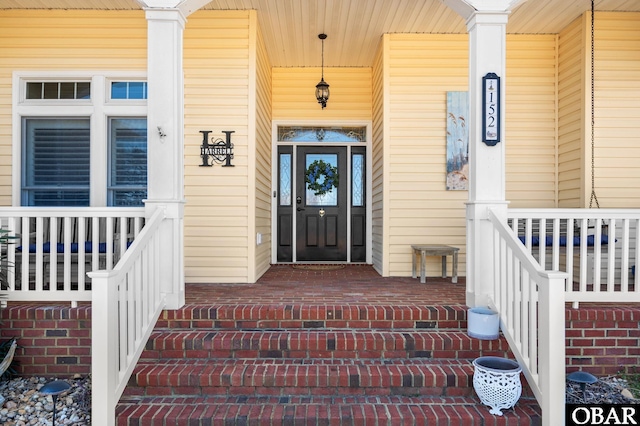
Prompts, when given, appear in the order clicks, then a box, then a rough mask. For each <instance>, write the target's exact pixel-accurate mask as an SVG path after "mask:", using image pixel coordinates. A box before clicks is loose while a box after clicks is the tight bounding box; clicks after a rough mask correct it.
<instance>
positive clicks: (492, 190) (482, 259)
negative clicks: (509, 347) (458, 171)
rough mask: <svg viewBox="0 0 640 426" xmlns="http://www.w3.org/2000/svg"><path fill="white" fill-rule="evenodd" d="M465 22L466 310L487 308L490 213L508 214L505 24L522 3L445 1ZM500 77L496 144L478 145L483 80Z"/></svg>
mask: <svg viewBox="0 0 640 426" xmlns="http://www.w3.org/2000/svg"><path fill="white" fill-rule="evenodd" d="M443 1H444V2H445V3H446V4H447V5H448V6H449V7H451V8H452V9H454V10H455V11H456V12H458V13H459V14H460V15H461V16H462V17H463V18H465V19H466V23H467V30H468V32H469V113H470V114H469V121H468V125H469V201H468V203H467V297H466V303H467V305H469V306H472V307H475V306H487V303H488V296H489V294H491V292H492V288H493V280H494V252H493V232H492V230H493V227H492V225H491V223H490V222H489V220H488V219H487V211H488V210H489V209H494V210H496V209H497V210H498V211H499V212H500V211H502V213H503V215H504V216H506V208H507V202H506V200H505V145H506V143H507V141H506V137H505V135H506V129H505V125H504V123H505V115H506V111H505V97H506V93H505V80H506V25H507V17H508V15H509V11H510V10H511V9H513V8H514V7H515V6H516V5H517V4H519V3H520V2H521V0H493V1H490V2H487V1H481V0H443ZM488 73H494V74H497V75H498V77H500V102H499V108H500V142H498V143H497V144H496V145H494V146H489V145H487V144H485V143H484V142H483V141H482V136H483V135H482V102H483V97H482V78H483V77H484V76H485V75H487V74H488Z"/></svg>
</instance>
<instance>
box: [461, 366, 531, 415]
mask: <svg viewBox="0 0 640 426" xmlns="http://www.w3.org/2000/svg"><path fill="white" fill-rule="evenodd" d="M473 366H474V367H475V370H474V372H473V389H474V390H475V391H476V394H477V395H478V397H479V398H480V401H482V403H483V404H484V405H488V406H489V407H491V410H489V412H490V413H491V414H495V415H498V416H501V415H502V411H500V410H502V409H507V408H511V407H513V406H514V405H516V402H518V400H519V399H520V395H522V383H521V382H520V372H521V371H522V368H521V367H520V365H519V364H518V363H517V362H516V361H514V360H511V359H507V358H500V357H495V356H484V357H480V358H476V359H475V360H473Z"/></svg>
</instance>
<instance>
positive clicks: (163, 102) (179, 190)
mask: <svg viewBox="0 0 640 426" xmlns="http://www.w3.org/2000/svg"><path fill="white" fill-rule="evenodd" d="M146 18H147V36H148V41H147V82H148V102H147V104H148V112H147V126H148V136H147V138H148V200H147V201H146V203H145V206H146V210H147V211H146V216H147V217H151V215H152V214H153V212H154V211H155V209H156V208H158V207H160V206H163V207H165V208H166V212H167V219H166V220H165V221H164V223H163V224H162V227H161V230H160V233H161V235H162V239H163V241H162V245H161V247H162V250H161V253H160V264H161V265H162V271H161V274H160V279H161V280H162V283H161V289H162V292H163V293H164V294H165V295H166V302H167V305H166V307H167V308H168V309H177V308H179V307H181V306H182V305H184V303H185V295H184V78H183V65H182V55H183V32H184V26H185V22H186V19H185V17H184V15H183V14H182V12H181V11H180V10H178V9H173V8H166V9H161V8H158V9H155V8H154V9H147V10H146Z"/></svg>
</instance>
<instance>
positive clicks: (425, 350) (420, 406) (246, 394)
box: [117, 303, 540, 426]
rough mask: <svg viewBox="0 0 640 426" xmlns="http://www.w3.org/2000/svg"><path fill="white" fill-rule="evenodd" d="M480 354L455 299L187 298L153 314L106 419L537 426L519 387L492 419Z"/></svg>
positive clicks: (531, 404)
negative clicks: (442, 302)
mask: <svg viewBox="0 0 640 426" xmlns="http://www.w3.org/2000/svg"><path fill="white" fill-rule="evenodd" d="M488 355H491V356H501V357H509V356H510V351H509V347H508V344H507V342H506V341H505V340H504V339H503V338H500V339H497V340H491V341H487V340H478V339H472V338H470V337H469V336H468V335H467V333H466V307H464V306H462V305H454V306H418V305H416V306H413V305H411V306H410V305H406V306H404V305H398V306H392V305H391V306H390V305H383V306H373V305H368V304H362V305H360V304H353V305H350V304H346V303H345V304H333V305H321V304H318V303H311V304H305V303H300V304H291V305H278V304H274V305H271V304H267V305H259V304H253V305H245V304H238V305H233V304H228V305H209V306H197V305H188V306H185V307H184V308H183V309H180V310H177V311H166V312H163V314H162V316H161V319H160V320H159V321H158V324H157V325H156V329H155V330H154V332H153V333H152V335H151V338H150V339H149V341H148V343H147V345H146V347H145V350H144V352H143V354H142V356H141V359H140V362H139V363H138V365H137V366H136V368H135V371H134V374H133V376H132V378H131V380H130V383H129V386H127V388H126V389H125V392H124V395H123V397H122V399H121V401H120V403H119V404H118V408H117V417H118V425H122V426H129V425H131V426H133V425H136V426H139V425H143V424H162V425H189V426H191V425H294V424H295V425H298V424H300V425H307V424H309V425H333V424H336V425H358V424H366V425H383V424H384V425H393V426H395V425H416V426H417V425H429V426H432V425H435V426H439V425H448V426H451V425H460V426H473V425H483V426H485V425H506V426H509V425H519V426H530V425H538V424H539V422H540V408H539V407H538V405H537V403H536V401H535V399H532V398H531V397H530V395H531V393H530V391H529V390H528V389H527V387H526V384H525V389H524V396H523V397H522V398H521V399H520V402H519V403H518V404H517V405H516V407H514V408H513V409H511V410H507V411H505V416H503V417H496V416H494V415H492V414H490V413H489V409H488V407H485V406H483V405H482V404H480V401H479V399H478V398H477V396H476V395H475V392H474V391H473V366H472V363H471V362H472V360H473V359H474V358H477V357H479V356H488ZM523 382H524V378H523Z"/></svg>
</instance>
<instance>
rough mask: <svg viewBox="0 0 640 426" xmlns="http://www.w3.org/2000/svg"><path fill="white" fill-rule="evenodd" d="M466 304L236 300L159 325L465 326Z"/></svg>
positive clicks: (165, 317) (191, 309)
mask: <svg viewBox="0 0 640 426" xmlns="http://www.w3.org/2000/svg"><path fill="white" fill-rule="evenodd" d="M466 309H467V308H466V307H465V306H463V305H451V306H424V305H397V306H396V305H391V306H390V305H385V306H375V305H368V304H367V305H358V304H314V303H297V304H289V305H281V304H264V305H263V304H250V305H246V304H241V303H239V304H237V305H209V306H200V305H187V306H185V307H183V308H182V309H180V310H177V311H165V312H163V314H162V316H161V317H160V319H159V320H158V323H157V327H158V328H166V329H176V328H192V329H193V328H204V329H232V330H238V329H287V330H290V329H298V328H330V329H350V330H352V329H361V328H364V329H368V328H376V329H398V328H408V329H413V328H415V329H439V330H441V329H460V328H465V327H466V318H467V311H466Z"/></svg>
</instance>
